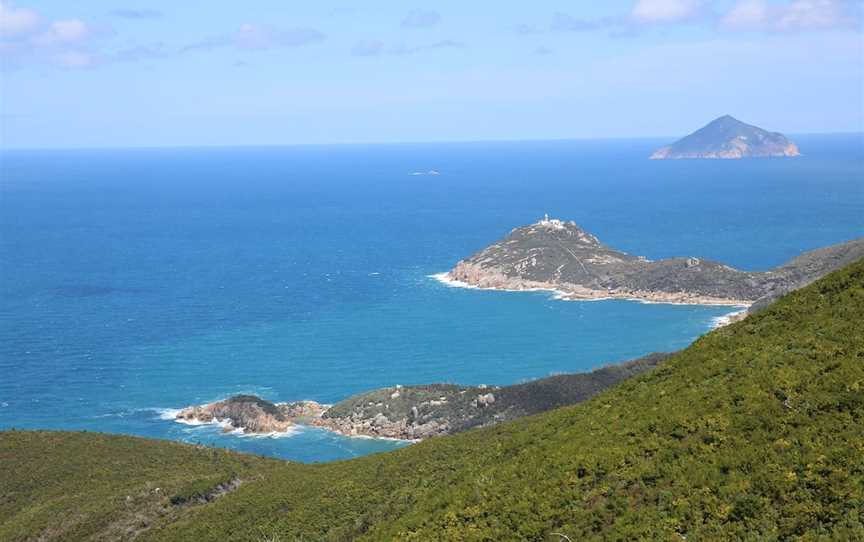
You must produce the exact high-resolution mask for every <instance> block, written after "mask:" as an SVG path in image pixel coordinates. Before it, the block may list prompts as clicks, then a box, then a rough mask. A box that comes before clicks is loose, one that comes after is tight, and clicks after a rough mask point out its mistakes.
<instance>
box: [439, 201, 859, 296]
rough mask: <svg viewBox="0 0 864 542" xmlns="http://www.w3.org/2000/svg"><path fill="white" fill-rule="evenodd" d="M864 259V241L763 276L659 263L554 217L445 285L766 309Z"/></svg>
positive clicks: (488, 252)
mask: <svg viewBox="0 0 864 542" xmlns="http://www.w3.org/2000/svg"><path fill="white" fill-rule="evenodd" d="M861 257H864V238H859V239H855V240H852V241H848V242H846V243H841V244H838V245H833V246H830V247H826V248H822V249H817V250H813V251H810V252H806V253H804V254H802V255H801V256H799V257H797V258H795V259H793V260H791V261H790V262H788V263H786V264H784V265H782V266H780V267H778V268H775V269H772V270H770V271H764V272H749V271H741V270H738V269H734V268H732V267H730V266H728V265H725V264H722V263H720V262H714V261H711V260H706V259H703V258H697V257H692V256H691V257H683V258H669V259H664V260H656V261H652V260H649V259H647V258H644V257H641V256H633V255H630V254H627V253H625V252H622V251H619V250H616V249H613V248H610V247H608V246H606V245H604V244H603V243H601V242H600V240H599V239H598V238H597V237H595V236H594V235H592V234H590V233H588V232H587V231H585V230H583V229H582V228H581V227H579V226H578V225H577V224H576V223H575V222H572V221H569V222H565V221H562V220H556V219H550V218H549V217H548V216H547V217H545V218H544V219H542V220H540V221H538V222H536V223H534V224H529V225H527V226H522V227H519V228H516V229H514V230H512V231H511V232H510V233H509V234H508V235H507V236H506V237H504V238H503V239H501V240H499V241H497V242H495V243H493V244H491V245H489V246H488V247H486V248H484V249H482V250H480V251H479V252H477V253H476V254H474V255H472V256H470V257H469V258H466V259H464V260H462V261H460V262H458V263H457V264H456V265H455V266H454V267H453V269H451V270H450V271H449V272H447V273H446V274H445V275H444V277H443V280H445V281H446V282H448V283H450V284H454V285H461V286H468V287H473V288H481V289H491V290H507V291H527V290H547V291H553V292H555V293H556V295H557V296H558V297H559V298H560V299H567V300H599V299H628V300H635V301H641V302H645V303H672V304H697V305H729V306H743V307H749V306H751V305H755V306H756V307H759V306H764V305H765V304H767V303H770V301H771V300H773V299H776V298H777V297H779V296H780V295H782V294H783V293H786V292H788V291H791V290H793V289H796V288H800V287H803V286H805V285H807V284H809V283H810V282H813V281H814V280H816V279H818V278H819V277H821V276H823V275H825V274H826V273H829V272H830V271H833V270H835V269H838V268H840V267H842V266H844V265H846V264H848V263H851V262H852V261H854V260H856V259H858V258H861Z"/></svg>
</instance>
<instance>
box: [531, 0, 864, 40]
mask: <svg viewBox="0 0 864 542" xmlns="http://www.w3.org/2000/svg"><path fill="white" fill-rule="evenodd" d="M717 7H723V8H724V9H723V10H720V11H717V10H716V8H717ZM862 10H864V3H862V2H860V0H787V1H786V2H773V1H770V0H736V1H735V2H734V3H732V4H731V5H730V4H729V3H726V4H722V3H721V4H719V6H718V3H717V2H714V3H712V2H710V1H709V0H635V2H634V3H633V6H632V8H631V9H630V10H629V11H628V12H626V13H624V14H621V15H618V16H611V17H604V18H599V19H581V18H578V17H573V16H572V15H569V14H567V13H560V12H559V13H554V14H553V15H552V18H551V20H550V21H549V22H548V23H547V24H541V25H538V24H528V23H523V24H519V25H516V27H515V31H516V33H518V34H522V35H539V34H548V33H567V32H590V31H595V30H608V31H609V35H610V36H611V37H623V36H633V35H636V34H638V33H639V32H640V31H641V30H643V29H646V28H650V27H655V26H672V25H683V24H701V25H706V26H708V27H713V28H715V29H717V30H720V31H742V30H750V31H762V32H806V31H819V30H840V29H856V28H857V29H860V28H861V26H862V22H864V17H862Z"/></svg>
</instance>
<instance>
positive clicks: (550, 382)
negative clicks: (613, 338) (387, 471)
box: [175, 353, 669, 441]
mask: <svg viewBox="0 0 864 542" xmlns="http://www.w3.org/2000/svg"><path fill="white" fill-rule="evenodd" d="M668 356H669V354H660V353H657V354H650V355H648V356H645V357H643V358H639V359H636V360H633V361H629V362H625V363H621V364H617V365H609V366H606V367H603V368H601V369H597V370H595V371H592V372H590V373H576V374H568V375H557V376H552V377H548V378H542V379H539V380H534V381H531V382H526V383H523V384H516V385H512V386H459V385H455V384H427V385H418V386H394V387H389V388H381V389H377V390H373V391H370V392H366V393H361V394H358V395H354V396H352V397H349V398H347V399H345V400H343V401H340V402H338V403H336V404H334V405H324V404H320V403H317V402H315V401H296V402H292V403H273V402H270V401H267V400H264V399H261V398H260V397H257V396H254V395H237V396H234V397H230V398H228V399H225V400H224V401H217V402H214V403H209V404H205V405H194V406H189V407H186V408H184V409H182V410H180V411H179V412H178V413H177V414H176V417H175V421H177V422H180V423H194V424H209V423H214V424H215V423H218V424H220V425H221V426H222V427H223V431H225V432H234V431H236V432H241V433H245V434H285V433H288V432H290V431H292V430H293V429H295V428H296V426H311V427H319V428H323V429H327V430H330V431H333V432H335V433H339V434H341V435H345V436H350V437H374V438H389V439H397V440H407V441H417V440H423V439H426V438H430V437H436V436H440V435H448V434H452V433H458V432H460V431H465V430H467V429H471V428H474V427H484V426H488V425H494V424H496V423H500V422H502V421H507V420H512V419H516V418H519V417H522V416H528V415H531V414H536V413H539V412H544V411H546V410H550V409H552V408H557V407H561V406H566V405H571V404H575V403H578V402H581V401H584V400H586V399H589V398H591V397H593V396H594V395H596V394H597V393H600V392H601V391H603V390H605V389H607V388H609V387H611V386H613V385H615V384H617V383H619V382H621V381H622V380H624V379H626V378H629V377H631V376H633V375H636V374H639V373H641V372H643V371H647V370H650V369H652V368H654V367H655V366H656V365H657V364H659V363H660V362H662V361H663V360H665V359H666V358H667V357H668Z"/></svg>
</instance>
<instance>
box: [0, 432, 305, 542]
mask: <svg viewBox="0 0 864 542" xmlns="http://www.w3.org/2000/svg"><path fill="white" fill-rule="evenodd" d="M287 466H288V467H290V465H287ZM273 468H279V469H285V468H286V463H285V462H283V461H278V460H274V459H264V458H260V457H256V456H250V455H245V454H240V453H236V452H229V451H226V450H219V449H213V448H204V447H201V446H192V445H186V444H180V443H176V442H164V441H155V440H147V439H142V438H136V437H122V436H113V435H102V434H98V433H57V432H48V431H5V432H3V433H0V540H2V541H4V542H5V541H10V540H64V541H65V540H91V539H92V540H121V539H124V540H125V539H131V538H133V537H135V536H136V535H138V534H140V533H141V532H143V531H145V530H146V529H148V528H149V527H150V526H151V525H152V524H153V523H155V522H159V521H168V520H170V519H171V518H173V517H176V516H177V515H178V514H182V513H183V512H184V511H186V510H187V509H188V508H190V507H194V506H199V505H201V504H202V503H205V502H207V501H208V500H213V499H216V498H221V496H223V494H226V493H227V492H230V491H232V490H233V489H235V488H236V487H238V485H239V486H242V485H243V484H245V483H251V482H253V481H254V480H255V479H256V478H260V477H263V476H265V475H266V474H267V473H268V472H269V471H270V470H271V469H273Z"/></svg>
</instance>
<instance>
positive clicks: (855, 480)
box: [0, 261, 864, 541]
mask: <svg viewBox="0 0 864 542" xmlns="http://www.w3.org/2000/svg"><path fill="white" fill-rule="evenodd" d="M57 438H58V439H59V440H58V443H57V445H58V446H60V445H61V443H60V441H62V440H63V439H64V438H69V439H73V438H74V439H78V438H84V437H81V436H79V435H76V436H74V437H73V436H67V437H63V436H58V437H57ZM0 439H2V440H0V442H2V443H3V448H2V449H3V450H5V451H4V453H5V454H7V455H8V454H9V453H10V452H9V450H10V448H16V445H14V444H15V442H18V444H17V452H18V453H20V454H23V455H29V457H30V458H31V460H33V461H34V462H37V463H38V460H37V459H36V458H37V457H38V454H39V447H38V446H37V444H38V440H37V439H32V442H30V443H21V442H19V441H20V440H21V439H18V440H15V439H14V438H13V446H11V447H10V446H9V444H8V441H9V439H10V437H9V436H8V435H3V436H2V437H0ZM129 440H130V441H131V442H134V443H140V441H137V440H134V439H129ZM100 446H102V445H101V444H100V445H94V448H93V449H94V450H98V449H99V448H100ZM150 446H153V447H159V446H177V445H169V444H152V445H150ZM96 453H98V454H99V455H103V452H102V451H98V452H96ZM123 453H125V454H134V455H135V457H140V459H139V461H145V462H148V461H150V460H149V459H146V456H148V455H149V454H153V453H156V452H155V451H154V450H152V449H151V448H149V447H148V446H142V445H140V444H139V445H138V446H133V445H131V444H130V445H129V447H128V449H126V450H125V451H124V452H123ZM195 453H196V454H198V455H197V456H196V457H190V459H189V461H187V463H188V464H190V465H192V466H191V467H190V469H197V468H199V465H198V464H199V462H202V461H204V460H205V458H206V454H208V453H211V452H209V451H206V450H205V451H200V452H195ZM7 455H4V460H5V458H6V457H7ZM191 455H194V454H192V453H190V456H191ZM124 461H126V462H127V463H130V461H128V460H124ZM147 464H149V463H147ZM109 465H110V464H109ZM283 465H284V466H282V467H281V468H271V467H269V465H265V464H263V463H262V464H261V466H259V467H256V468H257V469H258V471H257V472H258V473H259V476H250V475H249V474H247V475H246V476H247V477H249V478H251V480H250V481H249V482H247V483H244V484H242V485H240V487H238V488H237V489H235V490H234V491H231V492H230V493H228V494H227V495H225V496H224V497H222V498H219V499H217V500H215V501H213V502H210V503H208V504H204V505H199V506H185V507H181V508H180V509H179V510H178V511H177V512H176V513H172V514H166V515H163V516H160V518H162V519H159V520H158V521H155V522H154V523H153V527H152V528H151V529H150V530H148V531H146V532H144V533H143V535H142V538H143V539H148V540H255V541H260V540H282V541H294V540H316V541H317V540H334V541H344V540H353V539H361V540H388V541H389V540H418V541H419V540H422V541H427V540H448V541H450V540H456V541H458V540H466V541H467V540H489V541H492V540H537V541H540V540H560V537H559V536H557V535H554V534H553V533H561V534H563V535H566V536H568V537H570V539H572V540H610V539H611V540H616V539H617V540H631V539H651V540H667V539H668V540H681V539H682V537H686V538H687V539H689V540H730V539H731V540H734V539H746V540H789V539H796V538H799V537H800V538H807V539H811V540H817V539H825V540H829V539H831V540H833V539H837V540H856V539H858V540H860V539H864V520H862V511H864V261H859V262H857V263H854V264H852V265H851V266H849V267H847V268H845V269H843V270H840V271H837V272H834V273H832V274H831V275H829V276H827V277H825V278H823V279H821V280H819V281H817V282H815V283H814V284H811V285H810V286H808V287H806V288H804V289H802V290H798V291H796V292H793V293H791V294H789V295H787V296H785V297H784V298H782V299H781V300H780V301H778V302H777V303H776V304H774V305H773V306H771V307H769V308H767V309H765V310H763V311H761V312H759V313H757V314H754V315H751V316H749V317H748V318H746V319H745V320H743V321H741V322H738V323H736V324H732V325H730V326H727V327H724V328H721V329H719V330H716V331H714V332H712V333H709V334H708V335H706V336H704V337H702V338H700V339H699V340H697V341H696V342H695V343H694V344H693V345H692V346H690V347H689V348H687V349H685V350H684V351H682V352H680V353H678V354H675V355H673V356H672V357H670V358H669V359H668V360H667V361H666V362H664V363H663V364H662V365H660V366H659V367H658V368H657V369H655V370H653V371H650V372H648V373H643V374H641V375H639V376H636V377H634V378H632V379H629V380H627V381H625V382H623V383H622V384H620V385H619V386H617V387H615V388H613V389H610V390H608V391H606V392H604V393H601V394H600V395H598V396H596V397H594V398H593V399H591V400H589V401H586V402H584V403H581V404H578V405H575V406H571V407H565V408H561V409H557V410H553V411H550V412H546V413H543V414H539V415H536V416H531V417H527V418H522V419H520V420H516V421H514V422H509V423H504V424H501V425H497V426H494V427H491V428H484V429H480V430H473V431H468V432H466V433H462V434H459V435H454V436H451V437H441V438H435V439H430V440H428V441H425V442H423V443H420V444H417V445H414V446H410V447H408V448H405V449H402V450H399V451H397V452H391V453H387V454H380V455H374V456H367V457H364V458H360V459H357V460H352V461H343V462H337V463H330V464H325V465H293V464H283ZM39 468H43V467H41V466H40V467H39ZM80 468H82V469H85V470H87V471H88V472H85V473H77V474H75V476H77V477H78V479H79V480H86V479H87V478H88V477H89V476H91V474H90V473H89V471H90V470H93V469H96V472H97V473H98V472H99V471H100V470H101V469H106V468H111V467H110V466H106V465H100V464H99V463H98V462H88V463H86V464H82V465H81V467H80ZM165 468H166V469H168V470H169V471H173V472H178V471H179V470H180V468H181V466H180V465H178V464H174V463H169V464H166V465H165ZM134 470H135V469H133V472H130V473H129V476H134V477H136V479H139V480H140V479H142V475H141V473H140V472H135V471H134ZM250 474H251V473H250ZM157 475H161V476H167V475H166V474H159V473H158V469H157V471H156V472H154V473H153V476H157ZM14 476H18V475H17V474H16V475H14ZM43 480H44V483H45V484H48V485H51V484H52V483H56V484H58V485H62V486H69V483H68V482H63V481H57V482H52V481H51V479H50V478H43ZM94 481H95V482H96V483H97V487H95V488H94V489H93V491H97V490H98V489H99V486H98V484H99V483H101V482H100V479H99V478H98V477H97V478H95V479H94ZM2 487H3V495H4V497H3V501H2V502H3V505H2V506H0V510H3V511H5V512H3V513H4V514H5V516H0V522H4V521H6V520H7V519H8V518H10V517H11V518H12V520H13V521H18V522H19V523H20V522H21V521H22V520H21V519H20V516H22V515H26V516H27V517H28V518H30V520H31V521H35V519H33V518H36V517H40V514H43V512H42V511H41V510H40V509H39V508H38V507H37V506H35V505H31V506H28V507H26V508H24V509H21V510H19V511H18V512H17V513H16V512H15V510H16V507H15V505H14V503H12V505H10V504H8V501H7V497H6V495H7V492H8V491H9V488H10V487H15V484H14V483H8V482H6V481H5V478H4V485H3V486H2ZM112 487H113V486H112ZM46 491H47V490H46V489H44V488H29V489H24V490H23V491H22V495H20V499H23V500H24V501H25V502H33V498H32V497H31V495H37V496H38V495H44V494H46ZM80 491H81V492H84V491H85V490H84V489H81V490H80ZM124 491H125V489H124ZM122 494H123V493H122V492H118V490H117V489H112V488H111V487H108V488H106V489H104V491H103V492H102V493H100V495H101V496H102V498H109V496H111V497H110V498H117V496H119V495H122ZM112 495H113V496H112ZM166 500H167V499H166Z"/></svg>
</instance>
